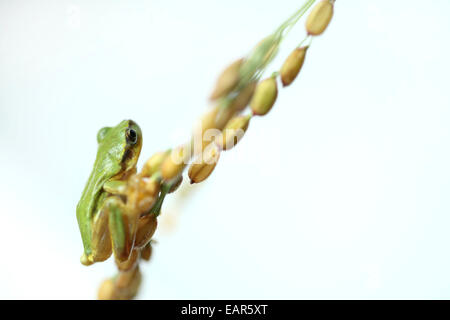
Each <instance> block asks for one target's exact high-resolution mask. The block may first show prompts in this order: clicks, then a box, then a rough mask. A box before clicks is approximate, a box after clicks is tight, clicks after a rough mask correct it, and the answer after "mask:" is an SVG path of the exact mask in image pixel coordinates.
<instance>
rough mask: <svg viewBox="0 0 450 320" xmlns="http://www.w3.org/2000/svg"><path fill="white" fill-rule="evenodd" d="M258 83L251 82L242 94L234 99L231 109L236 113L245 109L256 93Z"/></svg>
mask: <svg viewBox="0 0 450 320" xmlns="http://www.w3.org/2000/svg"><path fill="white" fill-rule="evenodd" d="M255 88H256V81H252V82H250V83H249V84H248V85H247V86H246V87H245V88H244V89H242V90H241V92H240V93H239V94H238V95H237V96H236V98H234V100H233V101H232V102H231V104H230V106H229V107H230V108H231V109H232V110H234V111H236V112H240V111H242V110H244V109H245V107H246V106H247V105H248V104H249V102H250V100H251V99H252V97H253V93H254V92H255Z"/></svg>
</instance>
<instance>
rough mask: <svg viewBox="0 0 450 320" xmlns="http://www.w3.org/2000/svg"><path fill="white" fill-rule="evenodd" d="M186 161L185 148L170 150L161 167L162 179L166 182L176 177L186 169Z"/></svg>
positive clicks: (186, 151) (186, 150)
mask: <svg viewBox="0 0 450 320" xmlns="http://www.w3.org/2000/svg"><path fill="white" fill-rule="evenodd" d="M188 160H189V156H188V147H187V146H181V147H178V148H176V149H174V150H172V152H171V154H170V155H169V156H167V157H166V158H165V159H164V161H163V163H162V165H161V175H162V177H163V179H164V180H166V181H167V180H172V179H174V178H176V177H178V176H179V175H180V174H181V173H182V172H183V170H184V168H185V167H186V162H187V161H188Z"/></svg>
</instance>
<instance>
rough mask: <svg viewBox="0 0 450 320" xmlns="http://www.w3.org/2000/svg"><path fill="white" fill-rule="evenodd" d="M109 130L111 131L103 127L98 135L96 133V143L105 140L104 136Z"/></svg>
mask: <svg viewBox="0 0 450 320" xmlns="http://www.w3.org/2000/svg"><path fill="white" fill-rule="evenodd" d="M109 129H111V128H110V127H104V128H101V129H100V130H99V131H98V133H97V142H98V143H100V142H102V141H103V139H105V137H106V134H107V133H108V131H109Z"/></svg>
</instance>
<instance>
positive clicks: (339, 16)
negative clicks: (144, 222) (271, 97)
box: [0, 0, 450, 299]
mask: <svg viewBox="0 0 450 320" xmlns="http://www.w3.org/2000/svg"><path fill="white" fill-rule="evenodd" d="M301 4H302V1H294V0H283V1H269V0H252V1H250V0H247V1H242V0H228V1H211V0H191V1H183V0H170V1H158V0H153V1H136V0H134V1H129V0H121V1H118V0H115V1H105V0H104V1H100V0H89V1H76V0H73V1H65V0H64V1H63V0H58V1H56V0H55V1H21V0H14V1H13V0H9V1H7V0H1V1H0V148H1V151H0V168H1V175H0V176H1V182H0V200H1V201H0V230H1V231H0V298H11V299H15V298H44V299H47V298H61V299H66V298H76V299H78V298H95V297H96V291H97V287H98V285H99V283H100V282H101V280H102V279H103V278H105V277H107V276H111V275H113V274H114V272H115V267H114V264H113V263H112V261H108V262H106V263H102V264H97V265H94V266H92V267H89V268H87V267H84V266H82V265H81V264H80V263H79V257H80V255H81V253H82V245H81V239H80V236H79V231H78V226H77V222H76V218H75V207H76V204H77V202H78V199H79V197H80V195H81V191H82V189H83V187H84V184H85V182H86V180H87V177H88V175H89V172H90V170H91V167H92V164H93V161H94V158H95V153H96V140H95V137H96V133H97V130H98V129H99V128H101V127H103V126H105V125H115V124H117V123H118V122H119V121H120V120H122V119H126V118H131V119H134V120H136V121H137V122H138V123H139V124H140V126H141V128H142V130H143V132H144V147H143V151H142V159H141V162H140V165H141V164H142V161H143V159H146V158H148V157H149V156H151V155H152V153H153V152H155V151H159V150H162V149H165V148H167V147H171V146H174V145H176V144H178V143H181V142H183V141H184V140H185V139H186V138H187V136H188V135H189V132H190V129H191V127H192V124H193V122H194V120H195V119H196V118H197V117H198V116H199V115H201V114H202V112H203V111H204V110H206V108H207V107H208V103H207V97H208V95H209V93H210V90H211V89H212V86H213V83H214V81H215V79H216V76H217V75H218V73H219V72H220V71H221V70H222V69H223V67H224V66H225V65H226V64H228V63H229V62H231V61H233V60H234V59H236V58H239V57H240V56H242V55H244V54H246V53H247V52H248V51H249V50H250V49H251V48H252V47H253V46H254V45H255V44H256V43H257V42H259V40H260V39H261V38H263V37H264V36H266V35H268V34H269V33H270V32H272V31H273V30H274V29H275V28H276V27H277V26H278V25H279V24H280V23H281V22H282V21H284V19H285V18H287V17H288V16H290V15H291V14H292V13H293V12H294V11H295V10H296V9H297V8H299V7H300V6H301ZM448 12H450V2H449V1H448V0H435V1H412V0H401V1H400V0H399V1H388V0H377V1H357V0H347V1H344V0H338V1H337V2H336V6H335V16H334V19H333V21H332V23H331V24H330V27H329V29H328V30H327V32H326V33H325V35H324V36H321V37H319V38H317V39H315V40H314V42H313V44H312V47H311V49H310V50H309V52H308V56H307V61H306V63H305V66H304V69H303V70H302V73H301V75H300V77H299V78H298V80H297V81H296V82H295V84H294V85H293V86H291V87H289V88H288V89H283V90H281V89H280V94H279V100H278V102H277V104H276V106H275V108H274V109H273V111H271V113H270V114H269V115H268V116H267V117H264V118H256V119H253V120H252V123H251V125H250V128H249V131H248V132H247V135H246V136H245V137H244V139H243V140H242V141H241V143H240V144H239V145H238V146H237V147H236V148H235V149H234V150H232V151H230V152H229V153H226V154H224V155H223V156H222V158H221V160H220V163H219V165H218V167H217V168H216V171H215V172H214V173H213V175H212V176H211V178H210V179H209V180H208V181H207V182H206V183H205V184H204V185H199V186H194V187H187V188H186V189H185V190H184V191H183V192H181V193H180V195H182V194H183V193H185V194H186V195H187V196H185V197H184V198H183V197H180V195H179V196H172V197H171V198H169V199H168V201H167V203H166V205H165V209H164V212H163V215H162V217H161V220H160V228H159V230H158V233H157V236H156V239H157V240H158V245H157V246H156V247H155V249H154V253H155V254H154V256H153V260H152V261H151V262H150V263H148V264H145V265H143V267H142V270H143V272H144V284H143V288H142V289H143V290H142V292H141V294H140V295H139V298H145V299H155V298H158V299H162V298H176V299H178V298H180V299H181V298H186V299H190V298H204V299H205V298H206V299H215V298H235V299H240V298H248V299H250V298H255V299H265V298H266V299H271V298H273V299H279V298H286V299H300V298H306V299H312V298H324V299H329V298H337V299H347V298H359V299H365V298H376V299H378V298H387V299H390V298H425V299H428V298H446V299H448V298H450V253H449V245H450V233H449V232H448V230H449V225H450V218H449V213H450V200H449V192H450V169H449V168H450V126H449V122H450V94H449V85H448V75H449V72H450V69H449V66H450V63H449V56H450V50H449V49H450V48H449V42H448V39H450V19H448ZM303 37H304V24H303V22H301V23H299V25H298V26H297V27H296V28H295V29H293V31H292V33H291V34H290V35H289V37H288V38H287V40H286V41H285V42H283V45H282V50H281V51H280V54H279V57H278V58H277V60H275V61H274V63H273V65H271V67H270V68H269V70H270V71H274V70H276V69H277V68H279V66H280V65H281V63H282V61H283V58H285V57H286V56H287V55H288V54H289V53H290V51H291V50H292V49H293V48H294V47H295V45H297V44H298V43H299V42H300V41H301V40H302V39H303ZM183 199H184V200H183ZM180 201H181V202H180Z"/></svg>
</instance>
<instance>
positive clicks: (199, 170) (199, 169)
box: [188, 143, 220, 184]
mask: <svg viewBox="0 0 450 320" xmlns="http://www.w3.org/2000/svg"><path fill="white" fill-rule="evenodd" d="M219 157H220V149H219V147H218V146H217V144H215V143H211V144H210V145H209V146H208V147H207V148H206V149H205V151H204V152H203V155H202V158H201V161H199V163H196V162H194V163H193V164H191V166H190V167H189V171H188V175H189V178H190V179H191V184H192V183H200V182H203V181H205V180H206V179H207V178H208V177H209V176H210V175H211V173H212V172H213V171H214V168H215V167H216V165H217V161H219Z"/></svg>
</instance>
